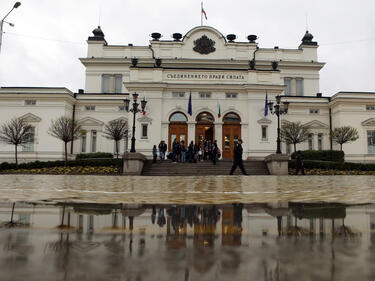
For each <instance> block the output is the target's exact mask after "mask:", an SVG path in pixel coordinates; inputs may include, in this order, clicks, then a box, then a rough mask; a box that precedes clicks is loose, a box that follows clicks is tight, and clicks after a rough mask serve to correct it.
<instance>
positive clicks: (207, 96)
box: [199, 93, 211, 99]
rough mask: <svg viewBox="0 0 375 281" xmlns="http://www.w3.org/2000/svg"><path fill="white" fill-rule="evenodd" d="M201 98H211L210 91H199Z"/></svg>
mask: <svg viewBox="0 0 375 281" xmlns="http://www.w3.org/2000/svg"><path fill="white" fill-rule="evenodd" d="M199 96H200V98H201V99H209V98H211V93H199Z"/></svg>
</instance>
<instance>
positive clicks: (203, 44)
mask: <svg viewBox="0 0 375 281" xmlns="http://www.w3.org/2000/svg"><path fill="white" fill-rule="evenodd" d="M194 45H195V47H194V48H193V50H194V51H196V52H198V53H200V54H202V55H207V54H209V53H212V52H215V50H216V49H215V47H214V45H215V41H214V40H211V39H210V38H208V37H207V36H206V35H202V37H201V38H199V39H197V40H195V41H194Z"/></svg>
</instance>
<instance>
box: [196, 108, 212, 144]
mask: <svg viewBox="0 0 375 281" xmlns="http://www.w3.org/2000/svg"><path fill="white" fill-rule="evenodd" d="M196 121H197V125H196V126H195V142H196V143H199V142H203V141H205V140H207V141H208V140H210V141H212V142H213V141H214V136H215V134H214V117H213V116H212V115H211V113H208V112H202V113H200V114H199V115H198V116H197V119H196Z"/></svg>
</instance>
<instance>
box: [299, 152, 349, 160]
mask: <svg viewBox="0 0 375 281" xmlns="http://www.w3.org/2000/svg"><path fill="white" fill-rule="evenodd" d="M301 152H302V157H303V159H304V160H320V161H333V162H344V157H345V154H344V151H341V150H304V151H301ZM296 156H297V153H296V152H293V153H292V159H296Z"/></svg>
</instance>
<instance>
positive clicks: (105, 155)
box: [76, 152, 113, 159]
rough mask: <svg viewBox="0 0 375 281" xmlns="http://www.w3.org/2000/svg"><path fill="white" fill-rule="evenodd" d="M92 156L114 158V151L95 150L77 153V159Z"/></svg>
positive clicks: (90, 157)
mask: <svg viewBox="0 0 375 281" xmlns="http://www.w3.org/2000/svg"><path fill="white" fill-rule="evenodd" d="M92 158H113V154H112V153H107V152H95V153H81V154H77V156H76V159H92Z"/></svg>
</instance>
